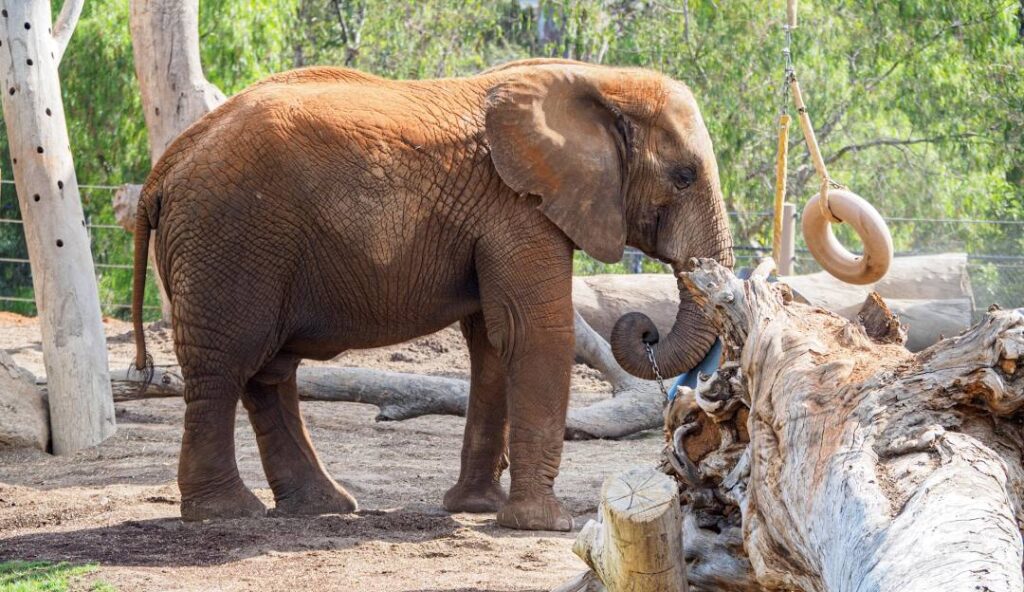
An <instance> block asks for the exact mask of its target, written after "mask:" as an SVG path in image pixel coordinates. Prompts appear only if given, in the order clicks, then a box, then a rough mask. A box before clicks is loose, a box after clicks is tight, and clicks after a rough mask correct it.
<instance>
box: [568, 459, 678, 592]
mask: <svg viewBox="0 0 1024 592" xmlns="http://www.w3.org/2000/svg"><path fill="white" fill-rule="evenodd" d="M600 513H601V514H600V515H601V522H596V521H594V520H591V521H589V522H587V523H586V524H585V525H584V526H583V529H582V530H581V531H580V534H579V537H577V539H576V544H575V545H573V552H574V553H576V554H577V555H579V556H580V558H581V559H583V561H584V562H586V564H587V565H589V566H590V568H591V569H592V570H593V572H594V574H595V575H596V576H597V578H598V579H599V580H600V581H601V582H602V583H603V584H604V587H605V589H607V590H608V592H626V591H633V590H638V591H639V590H642V591H644V592H686V590H687V585H686V562H685V561H684V559H683V547H682V538H681V537H680V532H681V530H682V526H683V524H682V517H681V514H680V510H679V494H678V489H677V484H676V482H675V480H673V479H671V478H670V477H668V476H667V475H665V474H664V473H662V472H659V471H657V470H656V469H653V468H637V469H631V470H629V471H626V472H625V473H622V474H619V475H615V476H612V477H609V478H608V479H607V480H606V481H605V483H604V486H603V487H602V488H601V506H600ZM584 584H585V585H587V586H591V585H592V584H591V583H590V582H589V581H587V579H586V578H581V579H580V581H579V584H578V586H579V587H578V588H577V589H581V588H582V586H583V585H584ZM583 589H585V588H583Z"/></svg>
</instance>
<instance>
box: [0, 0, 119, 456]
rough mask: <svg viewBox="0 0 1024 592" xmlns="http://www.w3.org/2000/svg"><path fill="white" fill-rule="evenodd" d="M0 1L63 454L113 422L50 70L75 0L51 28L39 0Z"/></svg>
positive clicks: (15, 151)
mask: <svg viewBox="0 0 1024 592" xmlns="http://www.w3.org/2000/svg"><path fill="white" fill-rule="evenodd" d="M2 5H3V6H4V7H5V8H4V18H2V19H0V42H2V43H3V47H2V49H0V70H2V72H3V79H4V88H3V110H4V120H5V121H6V122H7V137H8V140H9V142H10V149H11V160H12V162H13V164H14V181H15V184H16V186H17V190H18V203H19V205H20V208H21V213H22V218H23V220H24V228H25V242H26V243H27V244H28V252H29V259H30V260H31V265H32V285H33V288H34V289H35V299H36V308H38V310H39V320H40V323H39V324H40V327H41V329H42V337H43V355H44V360H45V364H46V373H47V376H49V377H50V385H51V388H50V391H51V392H50V398H49V406H50V423H51V436H52V443H53V451H54V453H55V454H68V453H71V452H74V451H76V450H79V449H81V448H85V447H88V446H94V445H96V444H98V443H100V442H102V441H103V440H104V439H106V438H107V437H108V436H110V435H112V434H113V433H114V429H115V428H114V404H113V400H112V398H111V394H110V375H109V372H108V370H107V346H106V338H105V337H104V334H103V322H102V317H101V314H100V302H99V293H98V290H97V287H96V275H95V271H94V269H93V262H92V254H91V252H90V248H89V235H88V233H87V231H86V228H85V217H84V215H83V213H82V202H81V198H80V196H79V193H78V179H77V177H76V176H75V165H74V160H73V158H72V155H71V146H70V144H69V140H68V132H67V123H66V121H65V118H64V105H63V103H62V101H61V93H60V79H59V77H58V74H57V67H58V65H59V63H60V58H61V57H62V56H63V54H64V50H65V49H66V47H67V44H68V41H69V40H70V39H71V33H72V32H73V31H74V28H75V24H76V22H77V20H78V16H79V14H81V11H82V0H66V1H65V3H64V7H63V9H62V10H61V13H60V16H59V18H58V20H57V22H56V23H53V25H52V30H53V33H52V34H51V33H50V32H49V31H50V30H51V20H50V19H51V13H50V2H49V0H17V1H8V2H3V3H2Z"/></svg>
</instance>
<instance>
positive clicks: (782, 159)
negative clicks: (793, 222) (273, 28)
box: [772, 113, 791, 261]
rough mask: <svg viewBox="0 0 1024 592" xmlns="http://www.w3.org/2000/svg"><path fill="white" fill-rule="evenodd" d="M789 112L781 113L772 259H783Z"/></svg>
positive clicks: (776, 159) (776, 168)
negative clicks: (783, 212)
mask: <svg viewBox="0 0 1024 592" xmlns="http://www.w3.org/2000/svg"><path fill="white" fill-rule="evenodd" d="M790 121H791V119H790V117H789V113H782V114H780V115H779V149H778V152H777V153H776V157H775V220H774V222H775V224H774V229H773V230H774V232H773V234H772V259H775V261H782V208H783V205H784V202H785V200H786V161H787V159H788V158H789V122H790Z"/></svg>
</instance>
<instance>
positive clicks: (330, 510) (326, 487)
mask: <svg viewBox="0 0 1024 592" xmlns="http://www.w3.org/2000/svg"><path fill="white" fill-rule="evenodd" d="M275 497H276V498H277V500H276V501H277V505H276V506H275V507H274V510H273V512H272V513H273V514H275V515H283V516H313V515H317V514H350V513H352V512H355V511H356V510H358V509H359V505H358V504H357V503H356V498H354V497H352V495H351V494H350V493H349V492H347V491H345V488H343V487H342V486H340V485H338V484H337V483H335V482H334V481H333V480H331V479H311V480H309V481H305V482H303V483H302V484H301V485H300V486H299V487H298V488H297V489H294V490H291V491H289V492H288V493H286V494H284V495H281V496H275Z"/></svg>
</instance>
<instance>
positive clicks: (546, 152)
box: [486, 66, 632, 263]
mask: <svg viewBox="0 0 1024 592" xmlns="http://www.w3.org/2000/svg"><path fill="white" fill-rule="evenodd" d="M631 129H632V128H631V125H630V124H629V122H628V121H626V120H625V117H624V116H623V115H622V113H621V112H619V110H618V109H617V108H615V107H614V106H613V105H612V104H610V103H609V102H608V101H607V100H606V99H605V97H603V96H602V94H601V92H600V90H599V88H598V85H597V84H596V81H595V80H594V79H593V76H592V75H591V74H590V73H588V72H586V70H585V69H583V68H571V67H564V66H563V67H551V68H535V69H529V70H525V71H524V72H523V73H522V74H520V75H517V76H514V77H512V78H510V79H507V80H505V81H504V82H502V83H500V84H499V85H497V86H496V87H495V88H493V89H492V90H491V92H490V94H489V95H488V98H487V113H486V132H487V143H488V144H489V146H490V149H491V159H492V160H493V161H494V166H495V168H496V169H497V170H498V174H499V175H501V178H502V180H503V181H504V182H505V184H507V185H508V186H509V187H511V188H512V189H513V190H515V191H516V192H518V193H532V194H534V195H537V196H539V197H540V198H541V205H540V210H541V211H542V212H544V214H545V215H546V216H547V217H548V218H549V219H550V220H551V221H552V222H554V223H555V225H556V226H558V227H559V228H560V229H561V230H562V232H564V233H565V234H566V236H568V237H569V239H571V240H572V241H573V242H574V243H576V245H577V246H578V247H579V248H581V249H583V250H584V251H586V252H587V253H588V254H589V255H590V256H591V257H594V258H595V259H597V260H599V261H604V262H605V263H614V262H615V261H618V260H619V259H621V258H622V250H623V248H624V247H625V244H626V228H625V224H624V222H623V198H624V193H625V189H626V184H627V182H628V164H629V162H628V161H629V154H630V152H631V145H630V144H631V142H632V137H631V136H632V134H631Z"/></svg>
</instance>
